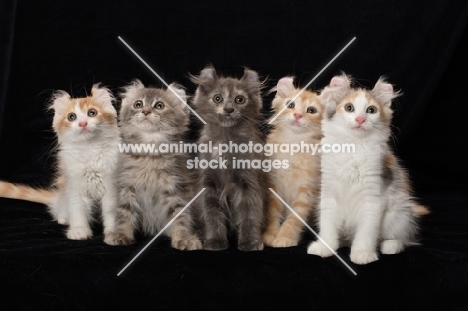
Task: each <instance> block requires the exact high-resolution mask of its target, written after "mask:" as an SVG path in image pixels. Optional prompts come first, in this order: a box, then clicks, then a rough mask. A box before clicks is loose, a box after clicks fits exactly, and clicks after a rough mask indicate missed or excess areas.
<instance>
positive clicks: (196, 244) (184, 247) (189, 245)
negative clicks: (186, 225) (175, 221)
mask: <svg viewBox="0 0 468 311" xmlns="http://www.w3.org/2000/svg"><path fill="white" fill-rule="evenodd" d="M171 245H172V247H174V248H176V249H179V250H181V251H194V250H198V249H202V248H203V246H202V243H201V242H200V240H198V239H195V238H194V239H191V240H172V242H171Z"/></svg>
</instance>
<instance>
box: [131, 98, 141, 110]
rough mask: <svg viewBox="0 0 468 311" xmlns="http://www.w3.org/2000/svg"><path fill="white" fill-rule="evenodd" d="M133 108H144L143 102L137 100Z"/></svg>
mask: <svg viewBox="0 0 468 311" xmlns="http://www.w3.org/2000/svg"><path fill="white" fill-rule="evenodd" d="M133 108H135V109H141V108H143V102H142V101H141V100H137V101H136V102H135V103H133Z"/></svg>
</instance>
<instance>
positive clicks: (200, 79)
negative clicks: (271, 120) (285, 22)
mask: <svg viewBox="0 0 468 311" xmlns="http://www.w3.org/2000/svg"><path fill="white" fill-rule="evenodd" d="M192 80H193V81H194V82H195V83H196V84H197V85H198V88H197V91H196V94H195V98H194V106H195V108H196V110H197V112H198V113H199V114H200V116H201V117H202V118H203V119H204V120H205V121H206V122H207V124H206V125H205V126H204V128H203V130H202V132H201V134H200V138H199V140H198V142H199V143H201V144H208V143H209V142H210V141H211V142H212V143H213V146H218V145H219V144H220V143H229V142H233V143H235V144H237V145H239V144H241V143H245V144H248V143H249V141H252V142H253V143H254V144H255V143H261V144H263V143H264V141H263V138H262V135H261V132H260V130H259V122H260V120H261V113H260V109H261V107H262V100H261V95H260V90H261V86H262V85H261V82H260V81H259V77H258V74H257V73H256V72H255V71H252V70H248V69H246V70H245V71H244V75H243V77H242V78H241V79H235V78H231V77H218V75H217V73H216V71H215V69H214V68H213V67H211V66H209V67H206V68H205V69H203V70H202V71H201V73H200V75H199V76H197V77H192ZM198 156H199V158H200V159H202V160H208V161H210V160H212V159H215V160H219V154H218V153H217V152H214V153H213V154H209V153H200V154H199V155H198ZM234 157H235V158H236V159H237V160H260V161H261V160H262V159H263V155H262V154H259V153H236V152H230V153H225V154H223V155H222V160H223V161H224V160H226V161H227V162H226V163H227V169H219V168H218V169H206V170H204V171H203V172H202V174H201V187H205V188H206V191H205V192H204V194H203V202H202V203H201V206H200V207H199V209H200V210H199V213H200V217H201V219H202V223H203V224H204V233H203V236H204V241H203V247H204V249H207V250H221V249H226V248H227V247H228V245H229V242H228V235H229V233H230V232H233V233H234V234H235V235H236V237H237V243H238V249H240V250H243V251H253V250H261V249H263V242H262V236H261V233H262V226H263V213H264V211H263V208H264V204H265V198H266V189H267V183H266V175H265V172H264V171H263V170H261V169H239V168H237V169H233V161H232V160H233V158H234Z"/></svg>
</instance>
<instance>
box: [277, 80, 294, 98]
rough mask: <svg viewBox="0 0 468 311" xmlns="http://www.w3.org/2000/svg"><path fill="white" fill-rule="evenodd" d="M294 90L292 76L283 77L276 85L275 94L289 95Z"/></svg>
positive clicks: (282, 96)
mask: <svg viewBox="0 0 468 311" xmlns="http://www.w3.org/2000/svg"><path fill="white" fill-rule="evenodd" d="M293 91H294V77H284V78H281V79H280V80H279V81H278V84H277V85H276V96H278V97H281V98H286V97H290V95H291V93H292V92H293Z"/></svg>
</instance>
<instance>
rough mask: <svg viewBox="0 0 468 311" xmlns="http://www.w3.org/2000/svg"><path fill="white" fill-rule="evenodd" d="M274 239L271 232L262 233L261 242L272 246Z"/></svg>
mask: <svg viewBox="0 0 468 311" xmlns="http://www.w3.org/2000/svg"><path fill="white" fill-rule="evenodd" d="M275 239H276V237H275V236H274V235H273V234H268V233H265V234H264V235H263V243H265V245H266V246H273V241H274V240H275Z"/></svg>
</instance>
